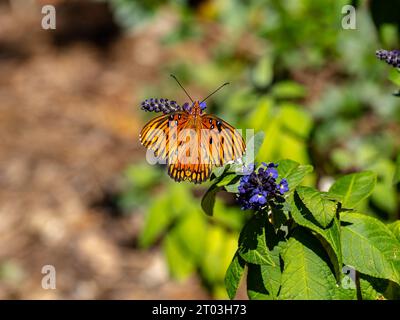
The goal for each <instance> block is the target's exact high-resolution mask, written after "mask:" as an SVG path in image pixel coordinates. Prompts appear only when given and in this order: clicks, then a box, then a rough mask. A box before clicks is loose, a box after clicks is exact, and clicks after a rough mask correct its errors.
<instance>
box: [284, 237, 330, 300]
mask: <svg viewBox="0 0 400 320" xmlns="http://www.w3.org/2000/svg"><path fill="white" fill-rule="evenodd" d="M282 258H283V261H284V269H283V273H282V286H281V291H280V294H279V298H280V299H284V300H286V299H290V300H329V299H334V298H335V295H336V291H337V287H336V279H335V277H334V275H333V273H332V271H331V269H330V268H329V262H328V257H327V255H326V253H325V252H324V250H323V248H322V247H321V244H320V243H319V242H318V240H316V239H315V238H314V237H312V235H311V234H310V233H309V232H308V231H306V229H296V230H295V231H294V232H293V236H292V237H291V238H290V239H289V241H288V243H287V246H286V249H285V250H284V251H283V255H282Z"/></svg>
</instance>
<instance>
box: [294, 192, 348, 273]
mask: <svg viewBox="0 0 400 320" xmlns="http://www.w3.org/2000/svg"><path fill="white" fill-rule="evenodd" d="M287 201H288V203H290V208H291V214H292V217H293V219H294V221H296V223H298V224H299V225H301V226H303V227H306V228H308V229H310V230H312V231H314V232H316V233H318V234H319V235H320V236H321V237H322V238H323V239H324V240H325V241H326V242H327V243H328V244H329V246H330V247H331V248H332V250H333V252H334V254H335V258H336V260H333V257H331V261H332V263H333V264H334V266H335V270H336V273H337V278H339V276H340V275H339V273H340V271H341V267H342V261H343V258H342V248H341V240H340V238H341V237H340V224H339V220H338V219H337V218H336V217H334V219H333V223H332V225H331V226H330V227H329V228H327V229H323V228H321V227H320V226H319V225H318V222H317V221H316V220H315V218H314V216H313V215H312V213H311V212H310V211H309V210H308V208H307V207H306V206H305V205H304V203H303V202H302V201H301V199H300V197H299V196H298V194H297V192H295V193H294V195H293V196H292V197H290V198H288V200H287Z"/></svg>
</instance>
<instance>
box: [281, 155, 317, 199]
mask: <svg viewBox="0 0 400 320" xmlns="http://www.w3.org/2000/svg"><path fill="white" fill-rule="evenodd" d="M277 164H278V168H277V170H278V174H279V179H283V178H285V179H286V180H287V182H288V184H289V192H292V191H293V190H294V189H295V188H296V187H297V186H298V185H299V184H300V183H301V182H302V181H303V179H304V177H305V176H306V175H307V174H308V173H310V172H312V171H313V167H312V166H310V165H300V164H299V163H297V162H296V161H293V160H280V161H278V162H277Z"/></svg>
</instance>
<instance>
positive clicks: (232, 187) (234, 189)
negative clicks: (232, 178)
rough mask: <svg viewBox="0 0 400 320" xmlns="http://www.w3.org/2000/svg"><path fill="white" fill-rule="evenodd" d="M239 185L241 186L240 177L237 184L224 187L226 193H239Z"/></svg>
mask: <svg viewBox="0 0 400 320" xmlns="http://www.w3.org/2000/svg"><path fill="white" fill-rule="evenodd" d="M239 185H240V176H239V177H238V180H237V181H236V182H235V183H232V184H228V185H227V186H224V188H225V190H226V191H228V192H230V193H238V192H239V191H238V188H239Z"/></svg>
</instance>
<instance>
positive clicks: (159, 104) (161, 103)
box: [141, 98, 182, 114]
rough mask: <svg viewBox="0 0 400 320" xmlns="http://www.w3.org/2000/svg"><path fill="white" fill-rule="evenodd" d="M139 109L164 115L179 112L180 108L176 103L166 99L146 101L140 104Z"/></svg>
mask: <svg viewBox="0 0 400 320" xmlns="http://www.w3.org/2000/svg"><path fill="white" fill-rule="evenodd" d="M141 109H142V110H145V111H153V112H163V113H164V114H166V113H170V112H175V111H180V110H182V108H181V107H180V106H179V105H178V104H177V103H176V101H174V100H172V101H169V100H168V99H154V98H151V99H146V100H144V101H143V102H142V103H141Z"/></svg>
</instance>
